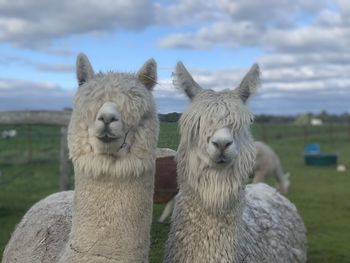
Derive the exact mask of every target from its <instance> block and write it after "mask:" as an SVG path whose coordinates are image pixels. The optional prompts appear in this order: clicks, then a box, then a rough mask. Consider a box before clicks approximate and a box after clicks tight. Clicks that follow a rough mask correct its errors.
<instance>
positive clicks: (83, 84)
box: [68, 54, 157, 161]
mask: <svg viewBox="0 0 350 263" xmlns="http://www.w3.org/2000/svg"><path fill="white" fill-rule="evenodd" d="M77 77H78V82H79V89H78V91H77V93H76V96H75V99H74V107H73V113H72V120H71V123H70V126H69V136H68V144H69V148H70V155H71V157H72V159H73V161H74V160H75V159H77V158H79V157H81V156H84V155H93V156H102V157H103V156H106V157H109V158H115V159H118V158H119V159H120V158H123V157H124V156H126V155H127V154H129V153H130V151H131V149H132V147H133V146H134V144H137V143H138V136H139V132H140V129H146V128H148V127H147V125H150V124H149V123H150V122H152V121H153V122H154V121H155V119H156V114H155V106H154V101H153V96H152V94H151V90H152V88H153V86H154V84H155V83H156V63H155V61H154V60H152V59H151V60H149V61H147V62H146V63H145V64H144V66H143V67H142V68H141V69H140V70H139V71H138V72H137V73H136V74H126V73H113V72H109V73H106V74H102V73H98V74H94V72H93V69H92V66H91V64H90V62H89V60H88V59H87V57H86V56H85V55H83V54H81V55H79V56H78V59H77ZM145 126H146V127H145ZM156 126H157V125H156ZM155 133H157V132H155ZM149 136H150V137H151V138H152V140H151V141H152V143H154V142H153V141H154V138H153V137H155V136H157V134H155V136H154V135H153V134H150V135H149ZM144 148H147V145H145V146H144Z"/></svg>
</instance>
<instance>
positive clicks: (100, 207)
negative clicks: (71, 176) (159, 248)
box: [64, 170, 153, 263]
mask: <svg viewBox="0 0 350 263" xmlns="http://www.w3.org/2000/svg"><path fill="white" fill-rule="evenodd" d="M75 173H76V181H75V196H74V212H73V222H72V231H71V235H70V241H69V242H68V245H69V247H68V250H69V253H68V256H67V258H66V259H65V261H64V262H84V263H86V262H148V252H149V245H150V244H149V240H150V236H149V235H150V225H151V215H152V193H153V174H152V172H148V173H147V174H143V175H140V176H138V177H135V176H131V177H129V178H127V177H125V175H124V176H123V177H122V178H116V177H113V176H108V175H105V176H103V177H102V176H100V177H96V176H90V175H87V174H84V173H82V172H81V171H79V170H78V171H75ZM77 260H78V261H77Z"/></svg>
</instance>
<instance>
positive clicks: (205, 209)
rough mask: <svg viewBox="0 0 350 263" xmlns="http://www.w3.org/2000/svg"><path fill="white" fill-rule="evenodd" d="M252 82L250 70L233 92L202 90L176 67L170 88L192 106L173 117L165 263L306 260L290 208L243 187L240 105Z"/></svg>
mask: <svg viewBox="0 0 350 263" xmlns="http://www.w3.org/2000/svg"><path fill="white" fill-rule="evenodd" d="M258 83H259V68H258V66H257V65H254V66H253V67H252V68H251V70H250V71H249V72H248V74H247V75H246V76H245V77H244V79H243V81H242V82H241V84H240V85H239V87H238V88H237V89H235V90H233V91H230V90H225V91H222V92H214V91H212V90H203V89H202V88H201V87H200V86H199V85H198V84H197V83H196V82H195V81H194V80H193V79H192V77H191V76H190V74H189V73H188V72H187V70H186V69H185V67H184V66H183V64H182V63H178V65H177V68H176V84H177V85H178V86H179V87H180V88H181V89H183V90H184V91H185V93H186V94H187V96H188V97H189V98H190V99H191V104H190V105H189V108H188V109H187V110H186V111H185V112H184V113H183V115H182V117H181V119H180V134H181V139H180V144H179V148H178V151H177V172H178V185H179V193H178V194H177V196H176V198H175V199H176V203H175V209H174V212H173V216H172V224H171V229H170V233H169V238H168V241H167V244H166V250H165V258H164V262H167V263H169V262H181V263H187V262H188V263H189V262H201V263H205V262H208V263H209V262H223V263H226V262H259V263H261V262H269V263H271V262H305V261H306V235H305V232H306V231H305V227H304V224H303V221H302V220H301V218H300V216H299V215H298V213H297V210H296V208H295V206H294V205H293V204H292V203H290V202H289V201H288V200H287V199H286V198H285V197H283V196H282V195H280V194H279V193H278V192H277V191H276V190H275V189H273V188H271V187H269V186H267V185H265V184H256V185H249V186H247V187H245V186H244V184H243V182H244V181H245V180H246V179H247V178H248V176H249V174H250V173H251V172H252V168H253V164H254V158H255V148H254V141H253V139H252V137H251V135H250V130H249V126H250V124H251V122H252V120H253V115H252V114H251V113H250V111H249V110H248V108H247V107H246V106H245V104H244V102H245V101H246V100H247V99H248V98H249V96H250V95H251V94H252V93H253V92H254V91H255V88H256V86H257V85H258Z"/></svg>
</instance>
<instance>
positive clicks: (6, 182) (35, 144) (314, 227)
mask: <svg viewBox="0 0 350 263" xmlns="http://www.w3.org/2000/svg"><path fill="white" fill-rule="evenodd" d="M6 128H9V127H0V130H4V129H6ZM17 128H18V127H17ZM337 128H338V127H336V126H334V127H333V126H332V127H331V126H329V127H324V128H321V129H322V130H320V131H316V130H313V129H320V128H308V129H307V132H306V139H307V141H308V142H319V143H320V144H321V149H322V150H323V151H325V152H335V153H338V155H339V160H338V162H339V163H343V164H345V165H346V166H347V167H348V168H350V141H349V137H348V136H349V135H348V134H346V132H337V131H336V130H337ZM252 129H253V134H254V136H255V138H257V139H261V138H264V139H265V140H267V142H268V144H270V145H271V146H272V147H273V148H274V149H275V151H276V152H277V153H278V154H279V155H280V157H281V160H282V163H283V166H284V168H285V170H286V171H289V172H290V173H291V182H292V186H291V189H290V193H289V195H288V198H289V199H290V200H291V201H292V202H293V203H294V204H295V205H296V206H297V208H298V210H299V212H300V214H301V215H302V218H303V219H304V222H305V224H306V226H307V229H308V244H309V249H308V262H315V263H316V262H317V263H319V262H321V263H322V262H334V263H342V262H350V191H349V188H350V172H349V170H348V171H347V172H345V173H338V172H336V171H335V167H307V166H305V165H304V163H303V159H302V149H303V146H304V140H305V139H304V136H305V130H304V129H303V128H302V127H298V126H291V125H255V126H253V127H252ZM330 130H332V132H329V131H330ZM19 131H20V134H19V135H20V136H18V137H16V138H14V139H0V172H1V174H0V253H2V251H3V249H4V247H5V245H6V243H7V241H8V239H9V237H10V234H11V232H12V231H13V229H14V226H15V225H16V224H17V223H18V221H19V220H20V218H21V217H22V216H23V214H24V213H25V212H26V211H27V209H28V208H29V207H30V206H31V205H32V204H33V203H35V202H36V201H38V200H40V199H41V198H43V197H45V196H47V195H48V194H50V193H53V192H56V191H58V174H59V171H58V156H59V152H58V150H59V129H57V128H53V127H33V128H32V133H33V137H32V148H33V159H32V161H31V162H27V151H28V140H27V138H26V137H25V136H21V135H23V134H24V133H25V132H26V131H27V129H26V127H21V128H19ZM314 132H321V133H320V135H315V134H313V133H314ZM177 143H178V134H177V128H176V125H175V124H166V123H164V124H162V125H161V132H160V139H159V147H169V148H172V149H176V147H177ZM269 183H270V184H274V181H273V180H269ZM162 209H163V206H162V205H155V207H154V220H153V222H154V223H153V226H152V248H151V254H150V260H151V262H161V258H162V253H163V244H164V242H165V240H166V238H167V232H168V230H169V221H168V222H167V223H166V224H164V225H160V224H158V223H157V222H156V219H157V218H158V217H159V215H160V213H161V211H162Z"/></svg>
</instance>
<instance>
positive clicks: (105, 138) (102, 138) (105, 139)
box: [96, 134, 120, 143]
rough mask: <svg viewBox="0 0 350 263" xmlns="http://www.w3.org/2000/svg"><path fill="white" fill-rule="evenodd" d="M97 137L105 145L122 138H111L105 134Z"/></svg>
mask: <svg viewBox="0 0 350 263" xmlns="http://www.w3.org/2000/svg"><path fill="white" fill-rule="evenodd" d="M96 137H97V139H99V140H100V141H101V142H103V143H110V142H113V141H115V140H118V139H119V138H120V137H114V136H110V135H108V134H104V135H102V136H96Z"/></svg>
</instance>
